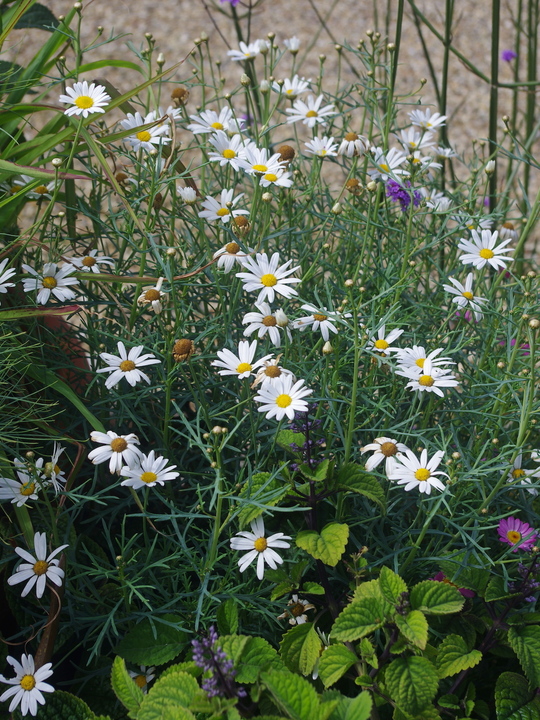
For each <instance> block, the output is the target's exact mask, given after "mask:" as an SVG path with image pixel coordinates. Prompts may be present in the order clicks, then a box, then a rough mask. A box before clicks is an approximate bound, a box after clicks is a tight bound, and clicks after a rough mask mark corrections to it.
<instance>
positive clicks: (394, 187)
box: [386, 180, 422, 212]
mask: <svg viewBox="0 0 540 720" xmlns="http://www.w3.org/2000/svg"><path fill="white" fill-rule="evenodd" d="M410 187H411V183H410V182H409V181H408V180H406V181H405V185H400V184H399V183H398V182H396V181H395V180H389V181H388V182H387V183H386V197H389V198H390V199H391V200H394V201H396V200H399V203H400V205H401V209H402V211H403V212H405V211H406V210H407V208H408V207H409V205H410V204H411V197H412V201H413V205H414V207H418V205H420V200H421V199H422V196H421V195H420V193H419V191H418V190H413V191H412V193H411V191H410V190H409V189H408V188H410Z"/></svg>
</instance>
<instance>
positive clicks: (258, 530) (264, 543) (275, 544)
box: [231, 517, 291, 580]
mask: <svg viewBox="0 0 540 720" xmlns="http://www.w3.org/2000/svg"><path fill="white" fill-rule="evenodd" d="M290 539H291V538H290V536H289V535H284V534H283V533H281V532H279V533H274V534H273V535H270V537H265V529H264V521H263V519H262V517H258V518H257V519H256V520H254V521H253V522H252V523H251V532H248V531H247V530H242V531H241V532H239V533H236V537H233V538H231V549H232V550H247V551H248V552H247V553H246V554H245V555H243V556H242V557H241V558H240V560H239V561H238V567H239V569H240V572H244V570H245V569H246V568H247V567H249V566H250V565H251V563H252V562H253V561H254V560H255V559H257V577H258V578H259V580H262V579H263V577H264V564H265V563H266V564H267V565H268V566H269V567H271V568H272V570H275V569H276V568H277V566H278V565H281V563H282V562H283V558H281V557H280V556H279V555H278V554H277V552H275V550H274V548H288V547H290V546H291V544H290V543H288V542H286V541H287V540H290Z"/></svg>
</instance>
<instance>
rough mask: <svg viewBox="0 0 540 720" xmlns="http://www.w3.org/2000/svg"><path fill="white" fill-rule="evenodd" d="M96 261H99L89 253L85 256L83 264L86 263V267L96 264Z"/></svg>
mask: <svg viewBox="0 0 540 720" xmlns="http://www.w3.org/2000/svg"><path fill="white" fill-rule="evenodd" d="M96 262H97V260H96V258H94V257H91V256H90V255H87V256H86V257H84V258H83V261H82V264H83V265H84V267H92V266H93V265H95V264H96Z"/></svg>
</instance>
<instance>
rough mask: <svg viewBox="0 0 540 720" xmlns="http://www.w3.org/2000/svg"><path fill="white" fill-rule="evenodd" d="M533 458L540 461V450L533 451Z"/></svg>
mask: <svg viewBox="0 0 540 720" xmlns="http://www.w3.org/2000/svg"><path fill="white" fill-rule="evenodd" d="M531 460H534V462H540V450H533V451H532V452H531Z"/></svg>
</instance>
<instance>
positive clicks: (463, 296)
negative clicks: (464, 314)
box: [443, 273, 487, 320]
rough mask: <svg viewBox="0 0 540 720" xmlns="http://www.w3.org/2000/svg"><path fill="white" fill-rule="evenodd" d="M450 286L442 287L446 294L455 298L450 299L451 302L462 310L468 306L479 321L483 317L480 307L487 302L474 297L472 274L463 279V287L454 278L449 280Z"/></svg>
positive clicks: (484, 299)
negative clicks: (450, 294)
mask: <svg viewBox="0 0 540 720" xmlns="http://www.w3.org/2000/svg"><path fill="white" fill-rule="evenodd" d="M449 280H450V282H451V283H452V285H453V287H452V285H443V288H444V289H445V290H446V292H449V293H452V295H455V296H456V297H454V298H452V302H455V303H457V305H458V306H459V307H460V308H464V307H466V306H467V305H469V306H470V308H471V310H472V311H473V312H474V317H475V319H476V320H481V319H482V318H483V317H484V315H483V313H482V309H481V305H482V303H486V302H487V298H483V297H479V296H476V295H475V294H474V293H473V291H472V286H473V280H474V273H469V274H468V275H467V278H466V279H465V285H462V284H461V283H460V282H459V280H456V278H453V277H451V278H449Z"/></svg>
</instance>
